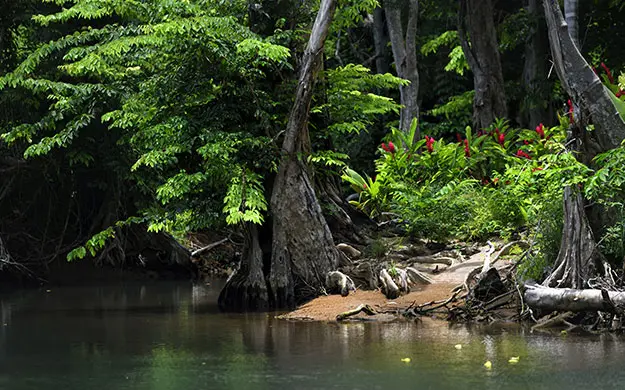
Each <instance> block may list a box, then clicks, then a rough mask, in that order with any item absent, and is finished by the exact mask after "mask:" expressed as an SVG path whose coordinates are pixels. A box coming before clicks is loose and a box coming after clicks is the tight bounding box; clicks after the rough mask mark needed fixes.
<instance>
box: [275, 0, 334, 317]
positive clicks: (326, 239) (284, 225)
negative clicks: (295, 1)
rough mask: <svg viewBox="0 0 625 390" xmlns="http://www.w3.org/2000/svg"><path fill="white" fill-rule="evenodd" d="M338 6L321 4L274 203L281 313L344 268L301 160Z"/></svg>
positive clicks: (331, 1)
mask: <svg viewBox="0 0 625 390" xmlns="http://www.w3.org/2000/svg"><path fill="white" fill-rule="evenodd" d="M335 6H336V2H335V0H322V2H321V4H320V7H319V13H318V14H317V18H316V20H315V23H314V25H313V28H312V31H311V34H310V39H309V41H308V45H307V47H306V51H305V52H304V56H303V59H302V65H301V70H300V76H299V83H298V86H297V90H296V95H295V101H294V104H293V108H292V109H291V114H290V116H289V121H288V124H287V128H286V133H285V138H284V143H283V145H282V152H283V158H282V161H281V163H280V168H279V170H278V175H277V177H276V180H275V182H274V187H273V193H272V197H271V207H272V215H273V242H272V253H271V268H270V272H269V278H268V284H269V291H268V292H269V299H270V302H271V304H272V306H273V307H274V308H278V309H280V308H293V307H294V306H295V305H296V304H297V303H300V302H303V301H305V300H307V299H310V298H312V297H314V296H316V295H318V294H319V292H320V291H321V289H322V288H323V287H324V283H325V276H326V274H327V273H328V272H329V271H331V270H333V269H335V268H336V267H337V266H338V260H339V254H338V251H337V250H336V248H335V247H334V243H333V241H332V235H331V234H330V230H329V228H328V225H327V224H326V221H325V219H324V218H323V215H322V213H321V206H320V205H319V202H318V201H317V197H316V196H315V192H314V189H313V186H312V183H311V180H310V178H309V177H308V173H307V169H306V167H305V165H304V162H303V161H304V160H303V159H300V158H299V157H300V156H298V154H300V152H302V151H303V149H304V148H303V146H304V145H307V144H308V143H309V135H308V129H307V123H308V114H309V111H310V102H311V98H312V92H313V84H314V81H315V78H316V75H317V73H318V71H319V68H320V65H321V59H322V54H323V46H324V42H325V39H326V37H327V34H328V29H329V26H330V22H331V20H332V16H333V14H334V9H335Z"/></svg>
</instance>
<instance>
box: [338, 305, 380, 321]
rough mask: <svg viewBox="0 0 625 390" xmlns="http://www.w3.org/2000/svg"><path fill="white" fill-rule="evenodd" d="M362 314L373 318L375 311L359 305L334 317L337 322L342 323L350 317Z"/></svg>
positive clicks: (369, 307)
mask: <svg viewBox="0 0 625 390" xmlns="http://www.w3.org/2000/svg"><path fill="white" fill-rule="evenodd" d="M360 312H363V313H365V314H367V315H370V316H373V315H376V314H377V313H376V311H375V310H373V308H372V307H371V306H369V305H359V306H358V307H357V308H355V309H352V310H348V311H346V312H343V313H341V314H339V315H337V316H336V320H337V321H343V320H345V319H347V318H349V317H351V316H355V315H356V314H358V313H360Z"/></svg>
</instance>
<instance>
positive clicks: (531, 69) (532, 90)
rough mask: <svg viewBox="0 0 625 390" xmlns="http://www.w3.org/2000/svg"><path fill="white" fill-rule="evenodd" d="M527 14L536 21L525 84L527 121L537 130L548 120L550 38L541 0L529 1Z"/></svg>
mask: <svg viewBox="0 0 625 390" xmlns="http://www.w3.org/2000/svg"><path fill="white" fill-rule="evenodd" d="M526 9H527V13H528V15H529V17H530V19H531V20H532V25H531V26H532V28H531V30H530V38H529V39H528V41H527V42H526V44H525V63H524V66H523V86H524V89H525V96H526V97H525V103H524V115H523V116H524V118H523V119H524V120H523V122H524V123H525V124H526V126H527V127H529V128H530V129H533V128H534V127H536V126H537V125H538V124H539V123H548V122H549V118H548V116H547V109H546V106H545V102H547V101H548V100H549V98H548V88H546V87H545V84H546V83H547V46H546V44H545V42H546V40H547V34H546V28H545V19H544V13H543V10H542V4H541V0H528V1H527V7H526Z"/></svg>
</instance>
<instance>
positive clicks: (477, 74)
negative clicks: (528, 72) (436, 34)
mask: <svg viewBox="0 0 625 390" xmlns="http://www.w3.org/2000/svg"><path fill="white" fill-rule="evenodd" d="M458 19H459V20H458V35H459V37H460V44H461V46H462V51H463V52H464V56H465V58H466V59H467V62H468V64H469V67H470V68H471V72H472V73H473V84H474V89H475V98H474V100H473V125H474V126H475V127H476V128H485V127H488V126H489V125H490V124H491V123H492V122H493V121H494V120H495V119H496V118H504V117H506V116H507V115H508V110H507V108H506V95H505V91H504V85H503V73H502V70H501V59H500V57H499V44H498V43H497V31H496V29H495V21H494V17H493V4H492V1H491V0H461V1H460V12H459V13H458ZM465 25H466V28H465ZM467 38H468V39H467Z"/></svg>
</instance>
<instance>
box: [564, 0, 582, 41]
mask: <svg viewBox="0 0 625 390" xmlns="http://www.w3.org/2000/svg"><path fill="white" fill-rule="evenodd" d="M578 9H579V4H578V1H577V0H564V19H565V20H566V24H567V25H568V26H569V35H571V39H572V40H573V43H575V46H577V48H578V49H580V51H581V48H582V47H581V46H580V44H579V23H578V21H577V10H578Z"/></svg>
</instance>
